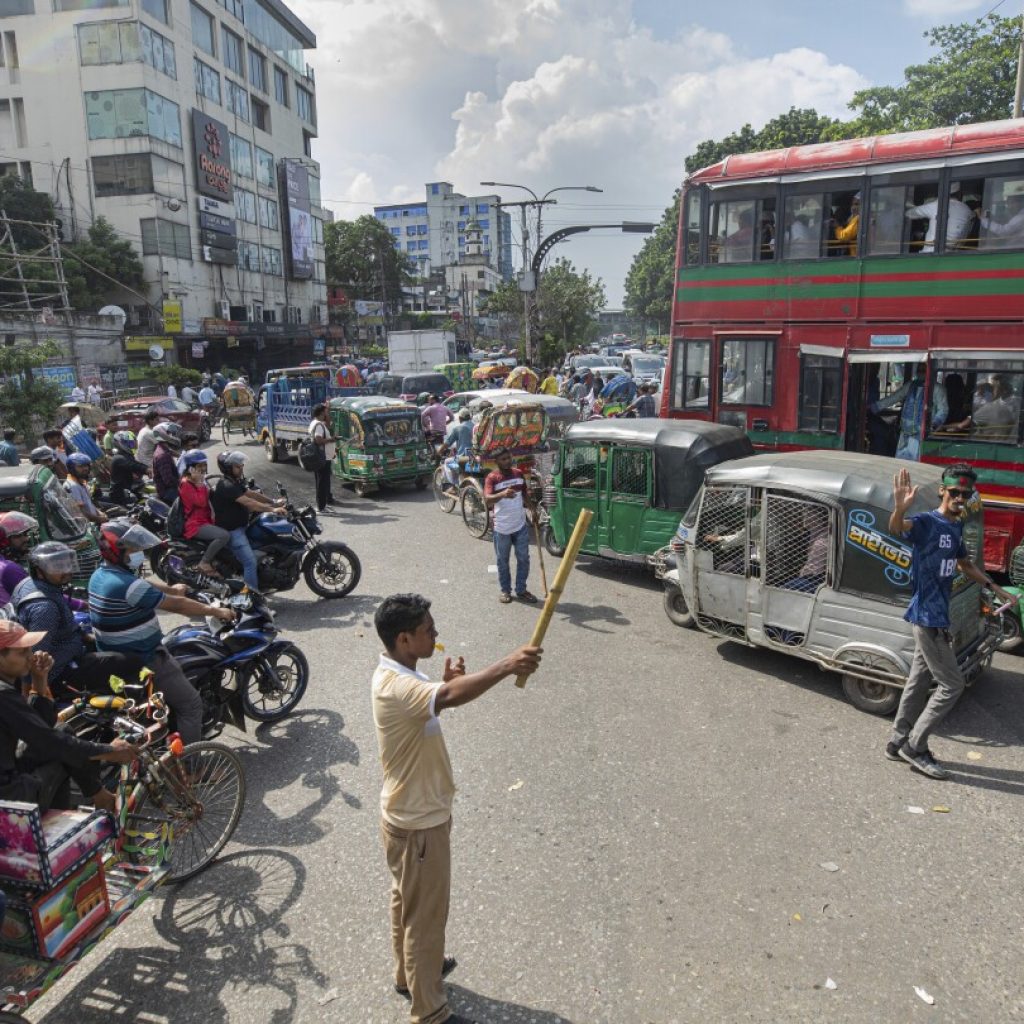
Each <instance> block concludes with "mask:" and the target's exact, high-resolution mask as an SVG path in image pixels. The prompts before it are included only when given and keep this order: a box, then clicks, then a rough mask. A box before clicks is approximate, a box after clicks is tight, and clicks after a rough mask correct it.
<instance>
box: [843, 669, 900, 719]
mask: <svg viewBox="0 0 1024 1024" xmlns="http://www.w3.org/2000/svg"><path fill="white" fill-rule="evenodd" d="M843 693H844V694H846V699H847V700H848V701H849V702H850V703H851V704H852V705H853V706H854V707H855V708H858V709H859V710H861V711H866V712H867V713H868V714H869V715H891V714H892V713H893V712H894V711H895V710H896V708H897V707H898V706H899V703H900V693H901V691H900V690H898V689H896V687H894V686H886V685H885V683H875V682H872V681H871V680H869V679H861V678H860V676H855V675H853V674H852V673H850V672H844V673H843Z"/></svg>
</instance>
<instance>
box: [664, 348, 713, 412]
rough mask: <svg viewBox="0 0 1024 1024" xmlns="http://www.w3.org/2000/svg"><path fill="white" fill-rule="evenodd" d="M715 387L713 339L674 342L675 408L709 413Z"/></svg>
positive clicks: (673, 400)
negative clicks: (712, 383)
mask: <svg viewBox="0 0 1024 1024" xmlns="http://www.w3.org/2000/svg"><path fill="white" fill-rule="evenodd" d="M710 387H711V342H710V341H682V340H677V341H676V342H674V351H673V353H672V408H673V409H698V410H701V411H703V412H708V411H709V409H708V406H709V399H710Z"/></svg>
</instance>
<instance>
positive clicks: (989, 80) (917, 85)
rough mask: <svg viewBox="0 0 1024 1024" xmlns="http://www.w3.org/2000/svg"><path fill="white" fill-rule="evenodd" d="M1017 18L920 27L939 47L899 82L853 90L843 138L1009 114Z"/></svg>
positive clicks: (1017, 40) (991, 16) (1017, 39)
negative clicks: (854, 91)
mask: <svg viewBox="0 0 1024 1024" xmlns="http://www.w3.org/2000/svg"><path fill="white" fill-rule="evenodd" d="M1020 32H1021V27H1020V19H1019V18H1001V17H999V16H998V15H996V14H989V15H988V16H987V17H985V18H979V19H978V20H977V21H969V22H964V23H962V24H959V25H940V26H938V27H936V28H932V29H929V30H928V31H927V32H925V38H926V39H928V41H929V42H930V43H931V45H932V46H934V47H936V48H937V50H938V52H937V53H936V54H935V55H934V56H933V57H932V58H931V59H930V60H929V61H928V62H927V63H926V64H913V65H911V66H910V67H908V68H906V69H904V72H903V78H904V81H903V83H902V84H901V85H896V86H890V85H881V86H872V87H871V88H868V89H861V90H860V92H857V93H854V96H853V99H852V100H851V101H850V109H851V110H853V111H854V112H855V113H856V117H855V118H854V119H853V120H852V121H848V122H845V123H844V124H843V129H844V135H843V136H842V137H844V138H856V137H858V136H862V135H883V134H886V133H888V132H906V131H916V130H918V129H921V128H938V127H942V126H944V125H954V124H973V123H975V122H979V121H998V120H1001V119H1002V118H1006V117H1010V115H1011V113H1012V108H1013V92H1014V84H1015V82H1016V75H1017V50H1018V46H1019V43H1020Z"/></svg>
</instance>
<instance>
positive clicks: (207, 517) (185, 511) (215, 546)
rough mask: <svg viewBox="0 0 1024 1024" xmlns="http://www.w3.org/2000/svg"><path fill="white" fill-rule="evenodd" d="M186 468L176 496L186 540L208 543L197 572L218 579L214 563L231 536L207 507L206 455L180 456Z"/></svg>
mask: <svg viewBox="0 0 1024 1024" xmlns="http://www.w3.org/2000/svg"><path fill="white" fill-rule="evenodd" d="M182 461H183V464H184V467H185V472H184V475H183V476H182V480H181V485H180V487H179V488H178V496H179V497H180V498H181V512H182V515H183V517H184V520H185V528H184V531H183V535H184V537H185V540H193V539H195V540H201V541H208V544H207V546H206V551H205V552H204V553H203V558H202V561H201V562H200V563H199V571H200V572H201V573H203V574H204V575H205V576H214V577H220V575H221V574H220V573H219V572H218V571H217V569H216V568H215V566H214V559H216V557H217V555H218V554H219V553H220V550H221V548H223V547H224V545H225V544H227V543H228V541H230V540H231V534H229V533H228V531H227V530H225V529H223V528H222V527H220V526H217V525H215V524H214V521H213V507H212V506H211V504H210V488H209V485H208V484H207V483H206V472H207V461H206V452H204V451H203V450H202V449H201V448H193V449H192V450H191V451H187V452H185V454H184V455H183V456H182Z"/></svg>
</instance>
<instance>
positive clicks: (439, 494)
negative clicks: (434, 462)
mask: <svg viewBox="0 0 1024 1024" xmlns="http://www.w3.org/2000/svg"><path fill="white" fill-rule="evenodd" d="M446 483H447V480H446V479H445V475H444V466H438V467H437V469H435V470H434V500H435V501H436V502H437V503H438V505H440V506H441V511H442V512H451V511H452V509H454V508H455V502H456V500H457V498H456V492H455V489H454V488H452V489H451V490H447V491H446V490H445V484H446Z"/></svg>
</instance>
